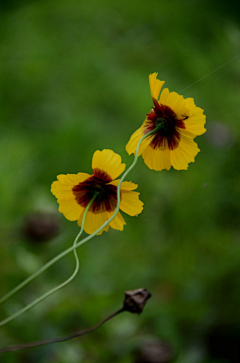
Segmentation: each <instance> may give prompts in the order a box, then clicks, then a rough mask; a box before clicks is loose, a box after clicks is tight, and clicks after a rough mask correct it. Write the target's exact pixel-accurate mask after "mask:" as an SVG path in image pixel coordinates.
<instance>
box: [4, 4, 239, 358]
mask: <svg viewBox="0 0 240 363" xmlns="http://www.w3.org/2000/svg"><path fill="white" fill-rule="evenodd" d="M236 14H237V4H236V3H234V2H231V3H229V2H228V3H226V2H223V1H221V2H219V1H218V2H217V1H213V2H208V1H206V0H204V1H190V0H183V1H181V2H179V1H177V0H173V1H171V2H167V1H157V0H149V1H147V2H146V1H136V0H134V1H121V2H114V1H110V0H102V1H101V2H99V1H97V0H89V1H85V2H84V1H78V0H70V1H63V0H58V1H56V0H55V1H54V0H50V1H46V0H43V1H32V2H31V1H23V0H22V1H18V2H16V1H9V2H6V4H5V5H1V15H0V16H1V22H0V35H1V36H0V39H1V40H0V63H1V77H0V79H1V82H0V87H1V97H0V110H1V112H0V123H1V134H0V165H1V182H0V195H1V200H0V215H1V220H0V224H1V227H0V235H1V242H0V261H1V284H0V293H1V295H3V294H4V293H6V292H7V291H9V290H10V289H11V288H13V287H14V286H15V285H16V284H17V283H19V282H20V281H21V280H22V279H24V278H25V277H27V275H28V274H29V273H31V272H34V271H35V270H36V269H37V268H38V267H39V266H41V265H42V264H43V263H44V262H46V261H48V260H49V259H50V258H51V257H53V256H54V255H55V254H57V253H58V252H60V251H62V250H63V249H65V248H67V247H68V246H70V245H71V244H72V241H73V239H74V237H75V235H76V234H77V232H78V227H77V225H76V223H75V222H72V223H71V222H69V221H66V220H64V217H63V216H62V215H60V216H59V220H60V224H61V232H60V234H59V235H58V237H56V238H55V239H53V240H52V241H51V242H49V243H43V244H40V243H35V244H34V243H33V242H32V243H30V242H28V241H27V240H26V237H25V235H23V233H22V228H21V226H22V225H23V224H24V221H25V217H26V216H27V215H29V214H32V213H33V212H36V211H37V212H39V211H41V212H49V211H50V212H52V213H57V203H56V201H55V199H54V197H53V196H52V195H51V193H50V185H51V183H52V181H53V180H55V178H56V175H58V174H61V173H63V174H66V173H77V172H80V171H81V172H91V159H92V155H93V153H94V151H95V150H96V149H99V150H102V149H104V148H110V149H113V150H114V151H115V152H117V153H119V154H120V155H121V156H122V159H123V162H126V163H127V165H130V162H131V160H132V157H129V156H128V155H127V153H126V152H125V145H126V143H127V141H128V140H129V137H130V135H131V134H132V132H133V131H134V130H135V129H136V128H137V127H139V126H140V124H141V123H142V121H143V120H144V118H145V114H146V113H147V112H149V111H150V109H151V107H152V101H151V97H150V91H149V86H148V75H149V73H152V72H155V71H156V72H158V73H159V79H161V80H165V81H166V87H169V88H170V90H171V91H177V92H179V93H180V94H183V95H184V96H185V97H194V99H195V102H196V104H197V105H198V106H199V107H202V108H204V110H205V114H206V116H207V125H206V127H207V129H208V131H207V133H206V134H205V135H204V136H202V137H198V138H197V139H196V142H197V143H198V145H199V147H200V149H201V153H199V155H198V156H197V157H196V162H195V163H193V164H190V166H189V170H188V171H180V172H179V171H175V170H171V171H163V172H154V171H150V170H149V169H147V167H146V166H145V164H144V163H143V161H142V160H141V159H139V162H138V165H137V167H136V168H135V169H134V171H133V172H132V173H131V175H130V179H132V180H133V181H134V182H136V183H138V184H139V188H138V189H139V191H140V193H141V200H143V201H144V206H145V208H144V211H143V213H142V214H141V215H139V217H138V218H131V217H128V216H124V217H125V219H126V221H127V225H126V226H125V229H124V232H117V231H114V230H111V231H109V232H108V233H103V235H101V236H99V237H96V238H95V239H94V240H93V241H91V243H89V244H87V245H86V246H84V247H82V248H80V250H79V257H80V264H81V267H80V273H79V275H78V276H77V278H76V279H75V280H74V282H72V284H71V285H69V286H68V287H66V288H65V289H64V290H63V291H61V292H58V293H56V294H55V295H54V296H52V297H51V298H49V299H48V300H46V301H45V302H43V303H41V304H40V305H39V306H37V307H35V308H34V309H33V310H32V311H30V312H29V313H27V314H25V315H23V316H21V317H20V318H19V319H16V320H15V321H13V322H11V323H9V325H6V326H5V327H4V328H1V331H0V341H1V346H3V347H4V346H8V345H12V344H20V343H21V342H26V341H30V340H38V339H45V338H50V337H57V336H62V335H66V334H68V333H69V332H72V331H77V330H80V329H83V328H85V327H89V326H91V325H94V324H95V323H97V322H98V321H99V320H101V319H102V318H103V317H105V316H106V315H107V314H110V313H111V312H113V311H114V310H115V309H117V308H119V307H120V306H121V304H122V300H123V293H124V291H125V290H130V289H135V288H138V287H145V288H147V289H148V290H150V291H151V293H152V295H153V297H152V298H151V300H150V301H149V302H148V304H147V306H146V308H145V311H144V312H143V314H142V315H141V316H139V317H137V316H132V315H130V314H129V315H127V314H126V315H125V316H123V317H117V318H115V319H114V320H112V321H110V322H108V323H106V325H105V326H103V327H102V328H101V329H99V330H98V331H96V332H94V333H92V334H89V335H88V336H85V337H82V338H80V339H77V340H75V341H70V342H66V343H60V344H57V345H54V346H46V347H43V348H35V349H32V350H26V351H22V352H16V353H9V354H6V355H4V356H1V359H0V360H1V362H4V363H15V362H16V363H18V362H24V363H25V362H33V361H34V362H35V363H43V362H57V363H62V362H64V363H68V362H69V363H72V362H119V363H128V362H134V358H133V357H134V351H135V350H136V348H137V347H138V346H139V345H141V344H143V343H142V342H144V341H145V339H146V338H147V337H149V336H154V337H158V338H159V339H162V340H165V341H167V342H168V343H169V344H171V345H172V346H173V348H174V351H175V353H176V355H177V358H176V360H175V361H176V362H177V363H182V362H184V363H188V362H189V363H202V362H207V363H213V362H217V361H218V360H217V358H216V359H215V360H212V359H211V357H210V355H209V353H208V350H207V348H208V345H207V337H208V335H209V334H210V332H211V330H212V329H213V328H214V327H216V326H218V325H223V326H226V331H227V329H229V330H231V329H232V328H235V327H236V326H237V327H239V326H240V312H239V303H240V298H239V291H238V286H239V280H240V277H239V276H240V264H239V249H240V245H239V237H240V223H239V218H240V207H239V200H240V198H239V197H240V183H239V181H240V171H239V151H240V141H239V131H240V129H239V80H240V72H239V59H240V58H235V59H233V58H234V57H236V56H237V53H236V49H238V45H239V40H240V31H239V27H238V23H237V18H236ZM229 60H232V61H231V62H229ZM224 64H225V65H224ZM222 65H224V66H222ZM221 66H222V67H221ZM220 67H221V68H220ZM212 71H214V72H212ZM205 76H206V77H205ZM202 78H203V79H202ZM198 80H200V81H199V82H198V83H195V82H196V81H198ZM185 88H186V90H185V91H181V90H184V89H185ZM73 262H74V258H73V256H68V257H66V258H65V259H64V260H63V261H61V262H59V263H58V264H57V265H56V266H54V267H53V268H51V269H50V270H49V271H48V272H46V273H45V274H44V275H43V276H41V277H40V278H39V279H37V280H36V281H34V282H33V283H32V284H31V285H29V286H28V287H26V288H25V289H24V290H23V291H22V292H21V293H19V294H18V295H16V296H14V297H13V298H12V299H11V300H9V301H8V302H6V303H5V304H4V305H2V308H1V316H2V318H4V317H6V316H7V315H9V314H11V313H12V312H14V311H16V310H17V309H19V308H21V307H22V306H23V305H24V304H27V303H29V302H30V301H32V300H33V299H34V298H37V297H38V296H40V294H41V293H44V292H46V291H47V290H48V289H50V288H51V287H53V286H55V285H57V284H58V283H60V282H61V281H64V280H65V279H66V278H67V277H68V276H70V274H71V273H72V271H73V269H74V266H73ZM220 362H221V363H222V362H225V361H222V360H220V361H219V363H220Z"/></svg>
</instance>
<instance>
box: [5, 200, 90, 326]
mask: <svg viewBox="0 0 240 363" xmlns="http://www.w3.org/2000/svg"><path fill="white" fill-rule="evenodd" d="M96 196H97V194H95V195H94V196H93V198H92V199H91V200H90V202H89V203H88V205H87V207H86V209H85V211H84V215H83V220H82V226H81V229H80V232H79V233H78V235H77V237H76V238H75V240H74V242H73V248H74V250H73V253H74V256H75V260H76V267H75V270H74V272H73V274H72V275H71V276H70V277H69V278H68V279H67V280H66V281H64V282H62V283H61V284H60V285H58V286H56V287H54V288H53V289H51V290H50V291H48V292H46V293H45V294H43V295H42V296H40V297H39V298H37V299H36V300H34V301H32V302H31V303H30V304H28V305H27V306H25V307H24V308H22V309H20V310H18V311H17V312H16V313H14V314H12V315H11V316H9V317H8V318H6V319H4V320H2V321H1V322H0V326H3V325H4V324H6V323H8V322H9V321H11V320H12V319H14V318H16V317H18V316H20V315H22V314H23V313H25V312H26V311H28V310H30V309H31V308H33V307H34V306H35V305H37V304H39V303H40V302H41V301H43V300H45V299H46V298H47V297H48V296H50V295H52V294H53V293H54V292H56V291H58V290H60V289H62V288H63V287H64V286H66V285H67V284H69V283H70V282H71V281H72V280H73V279H74V277H75V276H76V274H77V273H78V270H79V259H78V255H77V251H76V244H77V241H78V240H79V238H80V236H81V234H82V232H83V227H84V224H85V219H86V215H87V212H88V210H89V208H90V206H91V204H92V203H93V201H94V200H95V198H96ZM38 272H39V270H38ZM40 273H41V272H40ZM25 281H26V280H25ZM22 287H24V284H23V283H22V284H21V288H22Z"/></svg>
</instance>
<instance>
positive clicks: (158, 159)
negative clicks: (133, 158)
mask: <svg viewBox="0 0 240 363" xmlns="http://www.w3.org/2000/svg"><path fill="white" fill-rule="evenodd" d="M142 156H143V160H144V162H145V164H146V165H147V166H148V167H149V169H153V170H156V171H161V170H163V169H167V170H169V169H170V168H171V163H170V154H169V149H168V148H166V149H164V150H162V149H159V148H156V149H153V148H152V147H151V146H150V147H148V148H147V149H146V150H145V151H144V153H143V154H142Z"/></svg>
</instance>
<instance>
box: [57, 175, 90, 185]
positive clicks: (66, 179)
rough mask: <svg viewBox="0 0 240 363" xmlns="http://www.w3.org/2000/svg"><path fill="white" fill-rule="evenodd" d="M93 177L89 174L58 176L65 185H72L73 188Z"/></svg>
mask: <svg viewBox="0 0 240 363" xmlns="http://www.w3.org/2000/svg"><path fill="white" fill-rule="evenodd" d="M90 176H91V175H90V174H87V173H78V174H66V175H64V174H60V175H58V176H57V178H58V180H59V181H60V182H61V183H63V184H71V185H73V186H75V185H77V184H79V183H81V182H83V181H84V180H86V179H88V178H89V177H90Z"/></svg>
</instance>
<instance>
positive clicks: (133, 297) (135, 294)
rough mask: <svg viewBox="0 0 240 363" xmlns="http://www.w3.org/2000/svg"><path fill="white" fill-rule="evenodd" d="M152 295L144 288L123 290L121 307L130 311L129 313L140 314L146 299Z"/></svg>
mask: <svg viewBox="0 0 240 363" xmlns="http://www.w3.org/2000/svg"><path fill="white" fill-rule="evenodd" d="M151 296H152V295H151V294H150V292H149V291H148V290H146V289H136V290H131V291H125V299H124V302H123V309H124V310H126V311H130V313H137V314H141V312H142V311H143V308H144V306H145V304H146V302H147V300H148V299H149V298H150V297H151Z"/></svg>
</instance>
